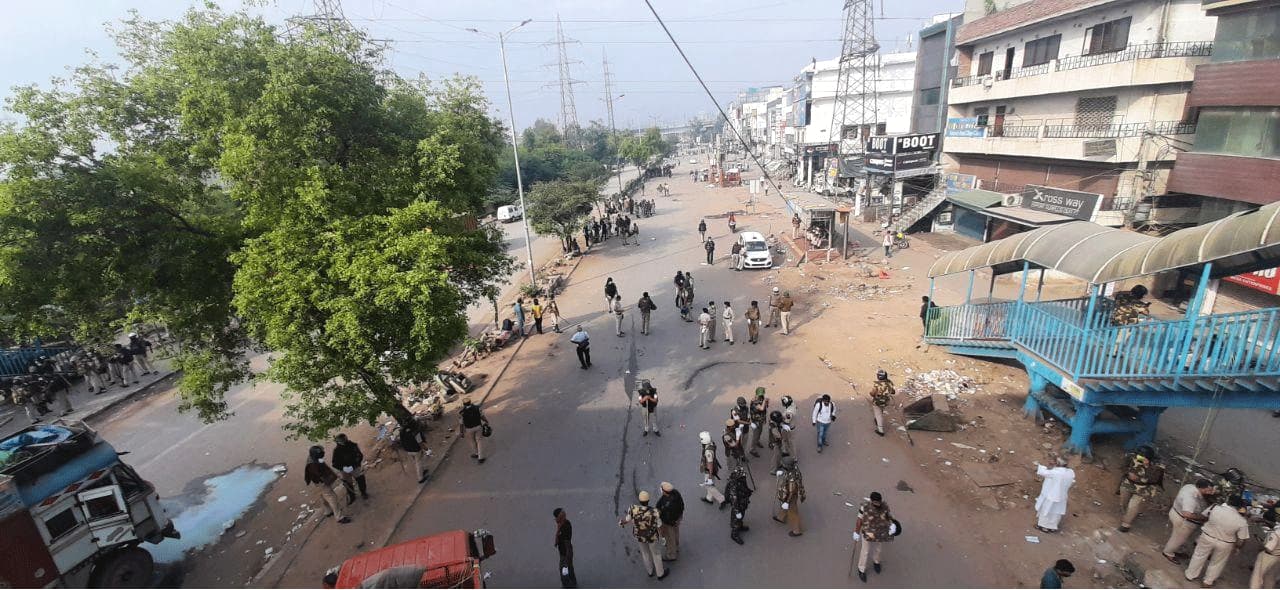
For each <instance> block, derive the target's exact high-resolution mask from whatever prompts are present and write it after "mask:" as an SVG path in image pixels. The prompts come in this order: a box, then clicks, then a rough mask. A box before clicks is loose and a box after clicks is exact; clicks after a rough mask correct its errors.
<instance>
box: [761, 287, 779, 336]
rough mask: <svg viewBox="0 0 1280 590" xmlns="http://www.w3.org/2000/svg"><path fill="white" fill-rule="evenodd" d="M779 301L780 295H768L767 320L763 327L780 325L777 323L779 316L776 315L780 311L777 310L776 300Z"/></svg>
mask: <svg viewBox="0 0 1280 590" xmlns="http://www.w3.org/2000/svg"><path fill="white" fill-rule="evenodd" d="M780 301H782V296H781V295H772V294H771V295H769V321H768V322H765V324H764V327H766V328H776V327H778V326H780V325H782V324H781V323H779V318H780V317H781V316H779V315H778V314H779V313H780V312H779V311H778V302H780Z"/></svg>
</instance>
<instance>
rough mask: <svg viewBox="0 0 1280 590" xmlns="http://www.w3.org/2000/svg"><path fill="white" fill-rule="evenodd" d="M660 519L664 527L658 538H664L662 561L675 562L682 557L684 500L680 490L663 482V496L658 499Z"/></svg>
mask: <svg viewBox="0 0 1280 590" xmlns="http://www.w3.org/2000/svg"><path fill="white" fill-rule="evenodd" d="M657 508H658V518H661V519H662V526H661V527H659V528H658V536H660V537H661V538H662V544H663V546H664V547H663V548H664V550H663V552H662V561H675V560H676V559H678V558H679V557H680V521H681V520H682V519H683V518H684V498H683V497H681V496H680V490H677V489H676V488H675V486H673V485H671V483H670V482H666V481H664V482H662V496H661V497H659V498H658V506H657Z"/></svg>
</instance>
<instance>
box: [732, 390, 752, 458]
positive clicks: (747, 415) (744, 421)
mask: <svg viewBox="0 0 1280 590" xmlns="http://www.w3.org/2000/svg"><path fill="white" fill-rule="evenodd" d="M729 417H730V418H733V421H734V422H736V423H737V427H736V428H734V433H735V434H737V435H738V442H739V443H742V450H743V451H744V452H745V451H747V450H749V448H748V445H749V444H750V442H749V440H750V438H751V435H750V433H749V430H750V429H751V406H748V405H747V398H745V397H739V398H738V399H737V403H736V404H735V405H734V406H733V407H732V408H729Z"/></svg>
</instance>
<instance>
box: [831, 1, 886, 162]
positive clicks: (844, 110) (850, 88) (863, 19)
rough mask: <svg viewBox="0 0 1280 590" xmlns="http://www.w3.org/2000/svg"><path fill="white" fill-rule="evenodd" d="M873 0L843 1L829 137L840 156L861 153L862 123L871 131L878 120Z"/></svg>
mask: <svg viewBox="0 0 1280 590" xmlns="http://www.w3.org/2000/svg"><path fill="white" fill-rule="evenodd" d="M872 2H873V0H845V1H844V34H843V35H841V45H840V60H839V68H840V71H839V75H838V76H837V78H836V96H835V105H834V106H835V108H834V109H832V111H831V126H830V127H828V137H829V138H830V139H831V140H832V141H833V142H834V141H839V142H840V150H839V153H840V154H841V155H845V154H853V153H861V152H862V141H861V139H862V133H861V129H862V128H863V126H864V125H868V126H870V129H871V132H874V130H875V125H876V122H877V120H878V119H879V116H878V115H879V113H878V112H877V110H876V75H877V72H876V65H877V61H878V55H879V54H878V52H879V50H880V44H879V43H877V42H876V33H875V24H874V21H873V20H872V7H871V4H872Z"/></svg>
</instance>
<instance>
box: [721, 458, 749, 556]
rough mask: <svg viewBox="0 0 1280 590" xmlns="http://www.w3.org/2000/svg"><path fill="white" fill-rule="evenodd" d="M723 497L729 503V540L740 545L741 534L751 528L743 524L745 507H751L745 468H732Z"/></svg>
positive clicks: (745, 513)
mask: <svg viewBox="0 0 1280 590" xmlns="http://www.w3.org/2000/svg"><path fill="white" fill-rule="evenodd" d="M724 496H725V499H726V500H728V502H729V538H730V539H733V542H734V543H737V544H739V545H742V544H744V543H743V541H742V533H744V532H746V531H748V530H750V528H751V527H748V526H747V524H746V523H745V522H744V521H745V520H746V517H747V507H748V506H750V505H751V486H749V485H747V468H746V467H743V466H738V467H734V468H733V471H731V472H729V483H728V484H727V485H725V492H724Z"/></svg>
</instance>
